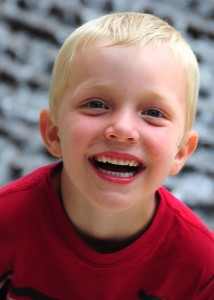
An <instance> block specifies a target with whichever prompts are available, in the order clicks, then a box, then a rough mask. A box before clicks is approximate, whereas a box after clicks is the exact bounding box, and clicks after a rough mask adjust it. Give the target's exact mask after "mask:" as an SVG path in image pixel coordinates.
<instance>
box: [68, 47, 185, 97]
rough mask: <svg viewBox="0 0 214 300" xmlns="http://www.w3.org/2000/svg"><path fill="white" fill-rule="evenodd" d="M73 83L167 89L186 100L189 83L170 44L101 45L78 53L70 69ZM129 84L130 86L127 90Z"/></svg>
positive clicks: (71, 82)
mask: <svg viewBox="0 0 214 300" xmlns="http://www.w3.org/2000/svg"><path fill="white" fill-rule="evenodd" d="M69 81H70V83H69V85H73V86H74V87H75V86H77V85H79V84H83V83H84V84H85V85H89V86H90V84H92V83H94V84H97V85H99V84H100V83H102V84H103V83H105V84H112V85H121V86H123V88H124V87H125V86H126V87H127V88H129V89H130V90H132V88H136V87H141V88H143V87H148V88H153V89H160V88H161V89H163V90H165V91H167V89H168V90H171V92H172V93H173V92H174V93H175V94H177V95H178V96H179V97H180V98H184V95H185V94H186V89H187V80H186V75H185V72H184V69H183V68H182V67H181V64H180V63H179V61H178V60H177V58H176V56H175V55H174V54H173V52H172V49H171V47H170V45H169V44H167V43H166V44H163V45H161V46H160V47H159V46H155V45H146V46H143V47H140V46H110V45H109V44H107V43H104V42H99V43H95V44H92V45H90V46H87V47H86V48H85V49H84V50H81V51H78V53H77V54H76V55H75V57H74V59H73V61H72V63H71V66H70V80H69ZM127 84H128V86H127Z"/></svg>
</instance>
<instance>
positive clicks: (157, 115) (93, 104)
mask: <svg viewBox="0 0 214 300" xmlns="http://www.w3.org/2000/svg"><path fill="white" fill-rule="evenodd" d="M84 106H85V107H87V108H89V109H91V110H94V112H96V111H97V112H98V111H106V110H109V107H108V106H107V105H106V104H105V103H103V101H101V100H99V99H96V100H89V101H88V102H87V103H86V104H85V105H84ZM141 116H145V117H148V118H150V119H153V120H155V119H157V120H158V119H162V118H164V117H165V115H164V113H163V112H162V111H161V110H159V109H157V108H148V109H146V110H144V111H143V112H142V113H141Z"/></svg>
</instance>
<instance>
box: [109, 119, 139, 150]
mask: <svg viewBox="0 0 214 300" xmlns="http://www.w3.org/2000/svg"><path fill="white" fill-rule="evenodd" d="M105 137H106V139H108V140H110V141H115V142H120V143H124V142H128V143H131V144H134V143H136V142H137V141H138V140H139V138H140V133H139V130H138V128H137V125H136V123H135V121H134V118H133V117H131V116H130V115H129V114H127V113H121V114H120V115H117V116H115V117H114V119H113V120H112V121H111V123H110V124H109V125H108V126H107V127H106V129H105Z"/></svg>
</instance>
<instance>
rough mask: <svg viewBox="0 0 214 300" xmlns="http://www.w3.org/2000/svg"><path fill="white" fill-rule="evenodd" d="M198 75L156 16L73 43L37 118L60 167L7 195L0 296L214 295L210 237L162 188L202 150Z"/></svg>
mask: <svg viewBox="0 0 214 300" xmlns="http://www.w3.org/2000/svg"><path fill="white" fill-rule="evenodd" d="M198 77H199V76H198V64H197V61H196V59H195V56H194V54H193V52H192V50H191V49H190V47H189V45H188V44H187V43H186V42H185V40H184V39H183V38H182V36H181V35H180V33H178V32H177V31H176V30H175V29H174V28H173V27H171V26H170V25H168V24H167V23H165V22H164V21H162V20H160V19H159V18H157V17H155V16H152V15H149V14H141V13H119V14H112V15H107V16H104V17H101V18H99V19H97V20H94V21H91V22H89V23H87V24H85V25H83V26H81V27H80V28H78V29H77V30H76V31H74V32H73V33H72V34H71V35H70V36H69V37H68V39H67V40H66V41H65V43H64V45H63V46H62V48H61V50H60V52H59V54H58V56H57V58H56V61H55V66H54V70H53V79H52V86H51V93H50V110H48V109H46V110H44V111H42V112H41V117H40V130H41V135H42V138H43V140H44V143H45V145H46V147H47V149H48V150H49V151H50V153H51V154H52V155H54V156H56V157H59V158H61V161H60V162H59V163H56V164H53V165H49V166H45V167H42V168H40V169H38V170H36V171H34V172H33V173H31V174H29V175H27V176H25V177H24V178H22V179H19V180H18V181H16V182H13V183H11V184H9V185H7V186H6V187H4V188H2V189H1V192H0V229H1V230H0V245H1V247H0V257H1V259H0V289H1V299H26V300H27V299H39V300H41V299H60V300H70V299H74V300H85V299H90V300H92V299H93V300H97V299H102V300H123V299H128V300H135V299H136V300H137V299H138V300H139V299H162V300H164V299H168V300H212V299H214V237H213V234H212V233H211V232H210V231H209V230H208V229H207V228H206V227H205V226H204V225H203V224H202V223H201V221H200V220H199V219H198V218H197V217H196V216H195V215H194V214H193V213H192V212H191V211H190V210H189V209H188V208H187V207H186V206H185V205H184V204H183V203H182V202H180V201H179V200H177V199H176V198H175V197H174V196H173V195H172V194H170V193H169V192H168V191H167V190H166V189H164V188H163V187H161V185H162V184H163V182H164V180H165V179H166V177H167V176H168V175H175V174H177V173H178V172H179V171H180V169H181V168H182V167H183V165H184V164H185V162H186V160H187V159H188V158H189V157H190V156H191V155H192V153H193V152H194V150H195V148H196V146H197V142H198V135H197V133H196V132H195V131H193V130H192V125H193V122H194V117H195V111H196V102H197V93H198Z"/></svg>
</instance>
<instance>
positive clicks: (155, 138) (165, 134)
mask: <svg viewBox="0 0 214 300" xmlns="http://www.w3.org/2000/svg"><path fill="white" fill-rule="evenodd" d="M147 141H148V143H147V145H149V147H148V154H149V155H152V156H153V159H154V160H155V161H161V160H171V159H173V158H174V157H175V156H176V153H177V149H178V145H179V137H178V135H177V134H176V133H175V132H173V131H170V130H166V129H165V128H159V129H158V130H157V129H156V130H154V131H153V132H150V133H149V134H148V135H147Z"/></svg>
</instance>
